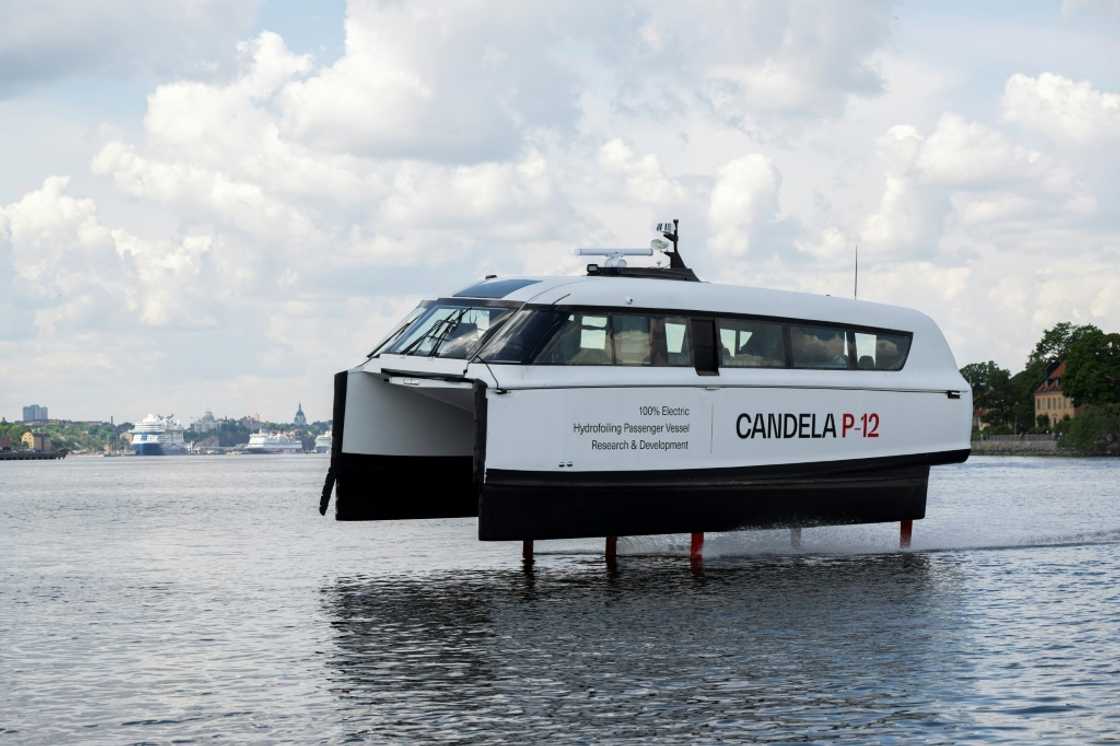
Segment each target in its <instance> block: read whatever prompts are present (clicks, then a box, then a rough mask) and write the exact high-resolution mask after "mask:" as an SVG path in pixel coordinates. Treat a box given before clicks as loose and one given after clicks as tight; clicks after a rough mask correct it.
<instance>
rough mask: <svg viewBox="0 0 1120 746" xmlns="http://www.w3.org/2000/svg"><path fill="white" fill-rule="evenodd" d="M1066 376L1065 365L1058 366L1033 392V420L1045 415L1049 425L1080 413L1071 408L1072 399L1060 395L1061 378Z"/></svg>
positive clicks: (1078, 408) (1076, 409) (1076, 408)
mask: <svg viewBox="0 0 1120 746" xmlns="http://www.w3.org/2000/svg"><path fill="white" fill-rule="evenodd" d="M1065 374H1066V364H1065V361H1062V363H1061V364H1060V365H1058V366H1057V367H1056V368H1054V369H1053V370H1051V371H1050V372H1049V373H1047V374H1046V380H1045V381H1043V382H1042V383H1041V384H1039V386H1038V388H1036V389H1035V390H1034V418H1035V421H1037V420H1038V418H1039V417H1041V416H1043V415H1045V416H1046V418H1047V419H1048V420H1050V423H1051V424H1056V423H1058V422H1061V421H1062V420H1064V419H1066V418H1067V417H1068V418H1073V417H1076V416H1077V413H1078V412H1080V411H1081V408H1080V407H1075V406H1073V399H1070V398H1069V397H1068V396H1066V395H1065V394H1064V393H1062V376H1064V375H1065Z"/></svg>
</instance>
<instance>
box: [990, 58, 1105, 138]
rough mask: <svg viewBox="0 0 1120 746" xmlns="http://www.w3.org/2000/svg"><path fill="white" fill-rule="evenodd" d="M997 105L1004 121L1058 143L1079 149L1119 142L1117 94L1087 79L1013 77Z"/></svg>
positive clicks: (1046, 75)
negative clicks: (1070, 144)
mask: <svg viewBox="0 0 1120 746" xmlns="http://www.w3.org/2000/svg"><path fill="white" fill-rule="evenodd" d="M1001 104H1002V107H1003V116H1004V118H1005V119H1007V120H1008V121H1010V122H1015V123H1017V124H1021V125H1022V126H1024V127H1026V128H1027V129H1031V130H1035V131H1037V132H1041V133H1043V134H1045V135H1048V136H1049V137H1052V138H1054V139H1055V140H1058V141H1064V142H1067V143H1072V144H1076V145H1080V146H1087V145H1105V146H1107V145H1109V144H1112V145H1113V146H1115V143H1116V142H1118V141H1120V93H1110V92H1107V91H1101V90H1098V89H1097V88H1094V87H1093V86H1092V84H1091V83H1089V81H1087V80H1083V81H1080V82H1075V81H1073V80H1070V79H1069V78H1065V77H1062V76H1061V75H1055V74H1053V73H1043V74H1041V75H1039V76H1038V77H1035V78H1032V77H1029V76H1027V75H1023V74H1021V73H1020V74H1015V75H1012V76H1011V77H1010V78H1009V79H1008V81H1007V85H1006V86H1005V87H1004V91H1003V100H1002V102H1001Z"/></svg>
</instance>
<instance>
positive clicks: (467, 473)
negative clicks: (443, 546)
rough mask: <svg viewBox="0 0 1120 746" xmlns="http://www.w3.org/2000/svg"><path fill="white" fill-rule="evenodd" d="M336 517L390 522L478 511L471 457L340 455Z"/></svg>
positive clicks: (458, 515) (463, 514) (339, 518)
mask: <svg viewBox="0 0 1120 746" xmlns="http://www.w3.org/2000/svg"><path fill="white" fill-rule="evenodd" d="M335 469H336V480H337V483H336V485H337V486H336V491H335V518H337V519H338V520H340V521H392V520H399V519H403V518H465V517H469V516H476V515H478V496H477V494H478V493H476V492H475V490H474V480H473V474H474V460H473V459H472V458H471V457H470V456H446V457H437V456H366V455H359V454H353V453H343V454H340V456H339V458H338V460H337V462H336V466H335Z"/></svg>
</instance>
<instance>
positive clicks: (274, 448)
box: [241, 430, 303, 453]
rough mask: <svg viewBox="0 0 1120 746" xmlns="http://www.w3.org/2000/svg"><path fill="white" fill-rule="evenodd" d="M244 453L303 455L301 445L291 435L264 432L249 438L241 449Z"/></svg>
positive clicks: (297, 439) (256, 433)
mask: <svg viewBox="0 0 1120 746" xmlns="http://www.w3.org/2000/svg"><path fill="white" fill-rule="evenodd" d="M241 450H242V451H243V452H245V453H303V443H301V442H300V440H299V438H296V437H294V436H293V435H292V434H291V433H266V432H265V431H264V430H261V431H259V432H255V433H253V434H252V435H250V436H249V442H248V443H246V444H245V445H244V446H243V447H242V449H241Z"/></svg>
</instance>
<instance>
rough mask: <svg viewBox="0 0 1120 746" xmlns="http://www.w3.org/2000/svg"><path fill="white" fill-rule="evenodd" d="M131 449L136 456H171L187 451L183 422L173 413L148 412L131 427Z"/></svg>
mask: <svg viewBox="0 0 1120 746" xmlns="http://www.w3.org/2000/svg"><path fill="white" fill-rule="evenodd" d="M131 435H132V449H133V451H134V452H135V453H136V455H137V456H173V455H178V454H182V453H186V452H187V444H186V442H185V441H184V440H183V423H181V422H179V420H177V419H175V415H167V416H166V417H163V416H161V415H158V414H149V415H148V416H147V417H145V418H144V419H142V420H140V424H138V425H136V426H135V427H133V428H132V433H131Z"/></svg>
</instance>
